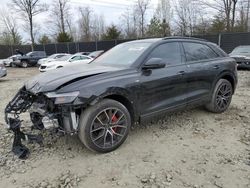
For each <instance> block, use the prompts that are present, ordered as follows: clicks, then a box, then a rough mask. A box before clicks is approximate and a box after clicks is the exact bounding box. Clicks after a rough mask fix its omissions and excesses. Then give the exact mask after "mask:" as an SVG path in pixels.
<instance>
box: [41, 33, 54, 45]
mask: <svg viewBox="0 0 250 188" xmlns="http://www.w3.org/2000/svg"><path fill="white" fill-rule="evenodd" d="M38 42H39V44H50V43H51V40H50V38H49V37H48V36H47V35H45V34H44V35H42V36H41V37H40V39H39V40H38Z"/></svg>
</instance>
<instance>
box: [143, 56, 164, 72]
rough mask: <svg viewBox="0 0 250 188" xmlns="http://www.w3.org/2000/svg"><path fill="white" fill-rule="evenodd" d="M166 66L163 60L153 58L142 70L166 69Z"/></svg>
mask: <svg viewBox="0 0 250 188" xmlns="http://www.w3.org/2000/svg"><path fill="white" fill-rule="evenodd" d="M165 66H166V64H165V63H164V62H163V60H162V59H161V58H151V59H149V60H148V61H147V62H146V63H145V64H144V65H143V67H142V69H144V70H147V69H160V68H164V67H165Z"/></svg>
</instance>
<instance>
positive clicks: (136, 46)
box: [91, 42, 151, 67]
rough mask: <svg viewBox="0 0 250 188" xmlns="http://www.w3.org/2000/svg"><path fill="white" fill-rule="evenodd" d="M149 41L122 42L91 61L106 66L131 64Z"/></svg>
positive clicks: (147, 45)
mask: <svg viewBox="0 0 250 188" xmlns="http://www.w3.org/2000/svg"><path fill="white" fill-rule="evenodd" d="M150 45H151V43H146V42H138V43H135V42H133V43H123V44H120V45H117V46H116V47H114V48H112V49H111V50H109V51H107V52H106V53H104V54H103V55H102V56H100V57H98V58H97V59H95V60H94V61H92V62H91V63H96V64H101V65H104V66H105V65H107V66H109V65H110V66H124V67H129V66H131V65H132V64H133V63H134V62H135V61H136V60H137V58H138V57H139V56H140V55H141V54H142V53H143V52H144V51H145V50H146V49H147V48H148V47H149V46H150Z"/></svg>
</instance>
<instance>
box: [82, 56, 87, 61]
mask: <svg viewBox="0 0 250 188" xmlns="http://www.w3.org/2000/svg"><path fill="white" fill-rule="evenodd" d="M81 59H82V60H85V59H89V58H88V57H86V56H81Z"/></svg>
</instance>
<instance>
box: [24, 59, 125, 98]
mask: <svg viewBox="0 0 250 188" xmlns="http://www.w3.org/2000/svg"><path fill="white" fill-rule="evenodd" d="M121 69H122V68H117V67H108V66H96V65H93V64H86V65H82V66H79V65H78V66H68V67H64V68H60V69H56V70H51V71H48V72H46V73H40V74H39V75H37V76H35V77H34V78H33V79H32V80H30V81H28V82H26V83H25V88H26V90H28V91H30V92H32V93H34V94H37V93H40V92H49V91H54V90H56V89H57V88H59V87H60V86H62V85H65V84H66V83H68V82H71V81H74V80H79V79H84V78H86V77H89V76H93V75H97V74H102V73H107V72H112V71H118V70H121Z"/></svg>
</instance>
